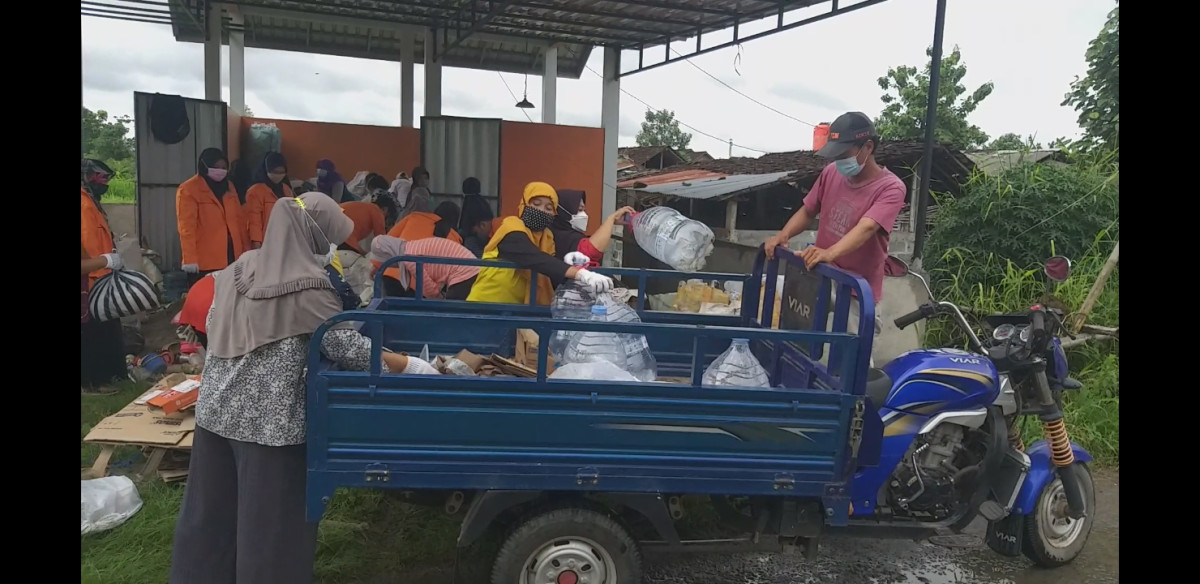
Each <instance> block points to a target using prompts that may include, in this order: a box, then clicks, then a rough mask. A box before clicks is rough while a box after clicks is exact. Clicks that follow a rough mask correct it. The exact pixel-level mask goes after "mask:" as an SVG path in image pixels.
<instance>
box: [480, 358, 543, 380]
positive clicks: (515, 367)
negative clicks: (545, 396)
mask: <svg viewBox="0 0 1200 584" xmlns="http://www.w3.org/2000/svg"><path fill="white" fill-rule="evenodd" d="M491 362H492V365H493V366H495V367H496V369H499V370H500V373H502V374H505V375H512V376H513V377H537V370H536V369H530V368H528V367H526V366H524V365H522V364H520V363H517V362H516V361H513V360H511V359H505V358H504V357H501V356H500V355H492V357H491Z"/></svg>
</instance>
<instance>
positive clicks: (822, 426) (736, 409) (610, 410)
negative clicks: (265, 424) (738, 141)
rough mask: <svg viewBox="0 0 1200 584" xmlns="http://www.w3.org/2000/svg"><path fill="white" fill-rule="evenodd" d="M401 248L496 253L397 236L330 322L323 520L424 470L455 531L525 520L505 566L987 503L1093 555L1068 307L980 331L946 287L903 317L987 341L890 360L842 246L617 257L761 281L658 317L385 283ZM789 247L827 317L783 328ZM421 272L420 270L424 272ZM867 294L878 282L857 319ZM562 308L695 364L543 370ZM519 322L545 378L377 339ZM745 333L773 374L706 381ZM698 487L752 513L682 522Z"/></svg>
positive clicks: (515, 569)
mask: <svg viewBox="0 0 1200 584" xmlns="http://www.w3.org/2000/svg"><path fill="white" fill-rule="evenodd" d="M399 261H412V262H416V264H417V268H416V269H417V270H418V271H419V270H422V266H423V265H424V264H426V263H435V262H437V263H451V264H474V265H483V263H482V262H476V261H472V260H440V259H433V258H419V257H401V258H393V259H392V260H389V261H388V262H387V263H385V264H384V266H383V267H381V268H380V269H379V270H378V272H377V281H376V287H375V290H376V292H375V299H374V301H373V302H372V303H371V304H370V306H369V307H368V308H367V309H365V310H356V311H350V312H346V313H343V314H341V315H338V316H337V317H335V318H333V319H331V320H330V321H329V322H327V323H326V324H325V325H323V326H322V327H321V328H320V329H319V330H318V331H317V332H316V334H315V335H314V336H313V339H312V345H311V350H310V357H309V373H308V502H307V505H308V515H309V517H310V519H312V520H316V519H319V518H320V517H321V515H322V514H323V513H324V511H325V509H326V508H327V507H328V505H329V502H330V499H331V498H332V497H333V494H334V491H335V489H337V488H339V487H371V488H385V489H398V490H402V491H406V492H409V493H411V494H413V495H414V500H422V498H423V500H426V501H434V502H436V504H438V505H439V506H442V507H444V508H445V510H446V512H448V513H452V514H454V515H457V516H460V517H461V529H460V532H459V537H458V545H459V546H468V545H471V544H472V543H473V542H475V541H476V540H477V539H478V538H479V537H480V536H481V535H482V534H483V533H484V532H485V531H487V530H488V529H489V528H491V527H493V526H502V527H505V528H506V532H505V533H506V534H505V535H504V536H503V537H504V539H503V544H502V546H501V547H500V551H499V553H498V554H497V556H496V558H495V562H494V565H493V569H492V582H493V583H494V584H518V583H520V584H526V583H534V582H537V583H555V584H562V583H576V582H578V583H587V584H615V583H620V584H626V583H630V584H636V583H637V582H639V581H640V579H641V574H642V551H643V550H647V551H650V550H652V549H661V550H668V551H678V550H690V551H700V550H712V549H714V548H715V549H722V550H747V549H783V550H804V551H805V552H806V553H808V554H810V555H814V554H816V552H817V550H818V546H819V542H820V540H821V537H822V535H823V534H826V533H829V532H830V531H839V532H847V533H858V534H861V535H864V536H867V537H889V536H899V537H909V538H919V537H923V536H926V535H930V534H932V533H934V532H935V530H938V529H944V528H949V529H952V530H961V529H963V528H965V527H966V526H967V524H968V523H970V522H971V521H973V520H974V519H975V518H976V517H977V516H983V517H984V518H985V519H986V520H987V521H988V523H989V525H988V530H987V543H988V545H989V546H990V547H991V548H992V549H994V550H995V551H997V552H999V553H1001V554H1004V555H1008V556H1019V555H1021V554H1024V555H1026V556H1028V557H1029V558H1031V559H1032V560H1033V561H1035V562H1036V563H1038V564H1041V565H1044V566H1058V565H1062V564H1066V563H1068V562H1070V561H1072V560H1073V559H1074V558H1075V557H1076V556H1078V554H1079V553H1080V551H1081V549H1082V548H1083V546H1084V544H1085V542H1086V541H1087V538H1088V534H1089V532H1090V531H1091V528H1092V518H1093V517H1094V515H1095V509H1094V506H1095V491H1094V488H1093V484H1092V478H1091V473H1090V472H1089V470H1088V463H1089V462H1090V461H1091V460H1092V459H1091V456H1089V455H1088V453H1087V452H1086V451H1084V450H1083V449H1082V448H1080V447H1078V446H1077V445H1075V444H1074V443H1072V442H1071V441H1070V440H1069V439H1068V436H1067V432H1066V429H1065V427H1064V425H1063V423H1062V408H1061V396H1062V393H1063V391H1066V390H1074V389H1078V387H1079V383H1078V382H1076V381H1074V380H1073V379H1071V378H1070V376H1069V375H1068V372H1067V367H1066V359H1065V355H1064V353H1063V352H1062V348H1061V344H1060V343H1059V341H1058V334H1059V332H1060V331H1063V328H1062V325H1061V318H1060V317H1061V314H1059V313H1057V312H1056V311H1053V310H1050V309H1047V308H1044V307H1041V306H1035V307H1033V308H1031V309H1030V310H1029V311H1028V312H1026V313H1023V314H1016V315H1004V316H999V317H995V318H994V319H991V320H989V324H990V326H992V327H993V328H994V330H993V332H992V333H991V334H990V335H988V337H987V340H986V341H985V340H980V339H979V337H977V336H976V334H975V332H973V331H972V330H971V327H970V325H969V324H968V323H967V321H966V319H965V318H963V316H962V313H961V311H960V310H959V309H958V308H957V307H955V306H954V305H953V304H950V303H948V302H933V301H931V302H929V303H927V304H925V305H922V306H921V307H920V308H919V309H918V310H917V311H915V312H913V313H911V314H907V315H904V316H902V317H900V318H898V319H896V325H897V326H899V327H901V328H903V327H905V326H908V325H910V324H913V323H915V322H916V321H918V320H920V319H924V318H929V317H933V316H936V315H943V314H948V315H950V316H952V317H954V318H955V320H956V321H957V322H959V323H960V324H961V325H962V326H963V328H964V331H965V333H966V334H967V335H968V336H969V337H970V339H971V342H970V350H968V351H963V350H954V349H935V350H917V351H911V352H909V353H906V354H904V355H901V356H900V357H898V358H896V359H895V360H893V361H891V362H890V363H887V364H886V365H884V366H883V367H882V368H880V369H875V368H872V367H871V366H870V354H871V345H872V340H873V335H874V323H875V318H874V314H875V304H874V302H873V301H872V294H871V290H870V287H869V286H868V285H867V283H866V282H865V281H864V280H863V279H862V278H860V277H858V276H854V275H851V274H849V273H846V272H843V271H841V270H838V269H836V268H833V267H830V266H826V265H821V266H818V267H817V268H816V269H815V270H813V271H811V272H810V271H807V270H805V269H804V266H803V263H802V262H801V261H800V260H799V259H798V258H796V257H794V256H793V255H792V254H790V253H788V252H786V251H784V250H780V251H778V252H777V255H776V257H773V258H769V259H768V258H766V257H764V256H763V255H762V253H761V252H760V254H759V257H758V259H757V261H756V263H755V266H754V272H753V274H751V275H750V276H749V277H747V276H746V275H744V274H741V275H739V274H711V273H706V274H680V273H674V272H669V271H659V270H640V269H619V268H617V269H602V270H600V271H601V272H604V273H607V274H610V275H613V276H616V277H619V278H620V279H621V280H622V282H623V283H624V285H626V286H629V287H633V285H634V284H636V286H637V288H638V289H639V290H640V291H643V292H644V291H645V289H646V282H647V280H648V279H649V278H656V277H674V278H675V279H686V278H703V279H704V280H709V281H712V280H717V281H720V280H737V281H742V282H743V295H742V300H741V313H740V315H739V316H715V315H703V314H692V313H672V312H661V311H652V310H646V305H645V302H646V298H645V294H644V293H640V294H639V295H638V301H637V309H638V312H639V314H640V316H641V318H642V320H643V322H640V323H608V322H591V321H583V322H575V321H570V323H569V325H566V323H567V321H562V320H553V319H551V318H550V314H549V309H548V308H546V307H543V306H534V305H532V304H531V305H510V304H481V303H469V302H454V301H442V300H429V299H423V298H422V291H421V290H420V289H418V290H417V291H416V294H415V298H391V297H385V296H383V295H382V290H383V288H382V285H381V284H380V281H379V280H378V278H379V277H380V275H381V274H382V272H383V269H384V268H386V267H387V266H388V265H391V264H395V263H396V262H399ZM489 265H497V264H489ZM501 265H503V264H501ZM899 265H903V264H902V263H900V264H899ZM511 267H513V268H515V266H511ZM905 268H906V267H905ZM781 269H783V270H784V271H785V272H786V274H787V278H788V279H791V278H793V276H795V277H804V278H808V282H809V283H810V284H813V285H811V286H808V287H807V288H805V289H808V290H811V291H812V292H811V294H807V293H806V294H799V293H795V292H794V291H793V288H792V287H791V286H785V287H784V291H783V292H782V293H783V294H784V296H785V298H784V302H782V303H781V305H782V307H783V308H782V309H781V310H783V311H793V312H795V313H798V314H799V313H802V314H803V315H805V316H807V317H808V318H809V321H807V322H809V324H808V325H806V326H805V327H803V330H776V329H773V328H772V327H771V323H772V319H773V316H774V315H773V311H774V307H775V305H776V302H775V296H776V295H777V294H779V293H781V292H780V291H778V290H777V288H776V286H775V285H774V283H775V282H776V278H777V276H778V275H780V273H781ZM1069 269H1070V262H1069V261H1068V260H1066V258H1052V259H1051V260H1050V261H1048V262H1047V265H1046V272H1047V274H1048V275H1050V276H1052V277H1054V278H1056V279H1064V278H1065V277H1066V275H1067V273H1069ZM764 276H765V278H764ZM414 280H415V282H416V283H417V284H416V285H417V286H421V282H422V280H423V278H422V277H421V275H420V274H418V275H417V277H416V278H415V279H414ZM531 280H533V279H532V278H531ZM922 281H924V280H922ZM764 282H771V283H772V285H769V286H765V287H764V286H763V283H764ZM926 287H927V286H926ZM801 288H804V287H803V286H800V287H796V288H795V289H797V290H798V289H801ZM535 294H536V292H535ZM760 297H761V299H762V300H761V302H760ZM852 297H857V298H858V299H859V302H860V305H859V307H858V319H857V323H856V325H855V326H853V327H851V326H848V323H849V322H851V318H850V315H851V298H852ZM930 297H931V298H932V293H931V294H930ZM785 320H786V319H785ZM343 321H355V322H358V323H361V325H360V326H361V329H360V330H362V331H363V333H364V334H367V335H368V336H370V337H372V338H373V339H374V346H375V349H374V354H373V355H372V359H371V367H370V371H368V372H349V371H337V370H334V369H333V368H332V367H331V365H330V363H329V362H327V361H325V360H323V359H322V357H321V354H320V352H319V350H318V348H319V346H320V340H321V337H322V335H323V334H324V332H325V331H326V330H327V329H328V327H329V326H330V325H332V324H335V323H337V322H343ZM565 325H566V326H565ZM563 328H569V329H571V330H579V331H602V332H623V333H636V334H641V335H645V337H646V339H647V341H648V343H649V345H650V348H651V350H652V351H653V353H654V355H655V358H656V359H657V363H658V374H659V376H660V378H676V379H680V378H682V379H684V380H685V381H684V382H676V383H669V382H668V383H664V382H649V383H632V382H631V383H625V382H619V383H618V382H605V381H581V380H564V379H553V378H547V365H548V364H547V362H546V357H545V355H547V348H548V341H549V339H550V338H551V336H552V331H554V330H556V329H563ZM518 329H532V330H533V331H535V332H537V333H538V337H539V340H540V341H539V342H540V347H539V348H538V354H539V355H542V357H541V358H540V359H539V360H538V364H537V371H536V375H535V376H533V377H531V378H521V377H459V376H450V375H445V376H418V375H396V374H390V373H384V372H383V371H382V364H381V357H380V351H381V350H382V347H387V348H388V349H390V350H394V351H405V352H408V353H410V354H415V353H416V352H418V351H420V350H421V349H422V347H424V346H428V347H429V348H430V350H431V352H432V353H434V354H455V353H458V352H459V351H460V350H462V349H467V350H469V351H472V352H474V353H477V354H480V355H492V354H499V355H504V356H508V355H512V354H513V353H512V347H513V344H514V336H515V332H516V331H517V330H518ZM734 338H745V339H750V344H751V348H752V351H753V352H754V354H755V356H756V357H757V358H758V360H759V361H760V362H761V363H762V364H763V366H764V367H765V368H766V370H767V372H768V373H769V375H770V379H771V384H772V388H771V389H741V388H728V387H710V386H704V385H702V383H701V379H702V373H703V371H704V370H705V368H706V366H707V365H708V364H709V363H711V362H712V360H713V359H714V358H716V357H717V356H718V355H719V354H720V353H721V352H722V351H724V350H725V348H726V347H728V345H729V343H730V340H731V339H734ZM1026 416H1036V417H1037V418H1039V420H1040V422H1041V424H1042V425H1043V427H1044V428H1045V434H1046V440H1043V441H1038V442H1035V443H1033V444H1031V445H1029V446H1028V447H1026V446H1025V445H1023V444H1022V443H1021V440H1020V433H1019V431H1018V430H1019V428H1020V426H1019V421H1020V420H1021V419H1023V418H1024V417H1026ZM688 495H698V496H703V497H708V498H709V499H711V500H712V502H713V508H714V509H715V511H716V512H717V513H718V514H719V515H720V517H721V518H722V520H723V521H724V524H725V525H727V526H728V527H730V528H731V529H732V530H733V531H736V532H738V533H740V534H741V535H739V536H737V537H730V538H725V539H705V540H689V539H686V538H684V537H683V536H682V535H681V533H680V531H679V529H677V527H678V524H679V521H680V520H681V519H682V518H683V517H684V515H685V513H686V511H687V509H686V508H685V505H683V504H682V503H681V501H682V498H683V497H684V496H688Z"/></svg>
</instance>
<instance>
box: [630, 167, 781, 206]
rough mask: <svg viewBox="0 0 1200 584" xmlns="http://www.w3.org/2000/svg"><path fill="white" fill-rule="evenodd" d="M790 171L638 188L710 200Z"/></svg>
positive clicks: (778, 178) (776, 179)
mask: <svg viewBox="0 0 1200 584" xmlns="http://www.w3.org/2000/svg"><path fill="white" fill-rule="evenodd" d="M789 174H791V173H790V172H773V173H770V174H734V175H729V176H722V177H714V178H705V179H699V180H685V181H679V182H672V183H666V184H660V185H654V186H648V187H646V188H642V189H638V191H640V192H643V193H650V194H655V195H667V196H671V197H680V198H684V199H698V200H710V199H721V198H725V197H730V196H733V195H736V194H739V193H742V192H745V191H750V190H754V189H757V188H759V187H764V186H767V185H770V184H773V183H777V182H780V181H782V180H783V179H784V178H786V177H787V176H788V175H789Z"/></svg>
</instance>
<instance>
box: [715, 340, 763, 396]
mask: <svg viewBox="0 0 1200 584" xmlns="http://www.w3.org/2000/svg"><path fill="white" fill-rule="evenodd" d="M702 383H703V384H704V385H717V386H732V387H744V388H755V387H761V388H769V387H771V378H770V376H769V375H767V370H766V369H763V366H762V364H760V363H759V362H758V359H756V358H755V357H754V353H752V352H750V341H749V340H747V339H733V342H732V343H730V345H729V348H728V349H725V352H724V353H721V354H720V355H719V356H718V357H717V358H716V359H714V360H713V362H712V364H711V365H709V366H708V369H705V370H704V378H703V382H702Z"/></svg>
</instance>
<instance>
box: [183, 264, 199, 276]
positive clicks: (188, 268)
mask: <svg viewBox="0 0 1200 584" xmlns="http://www.w3.org/2000/svg"><path fill="white" fill-rule="evenodd" d="M183 271H185V272H187V273H189V274H198V273H200V266H199V265H197V264H183Z"/></svg>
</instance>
